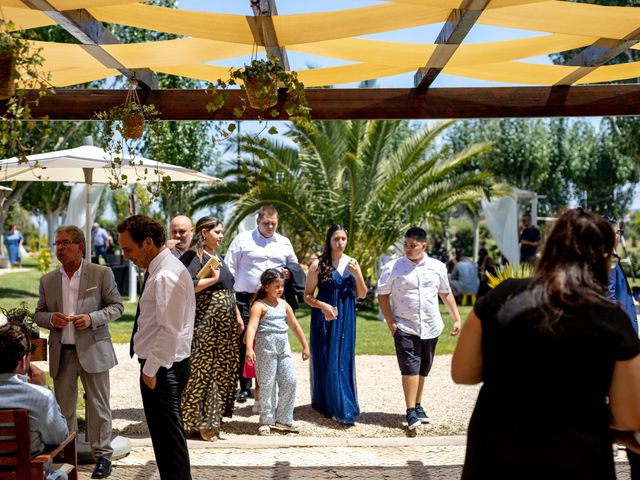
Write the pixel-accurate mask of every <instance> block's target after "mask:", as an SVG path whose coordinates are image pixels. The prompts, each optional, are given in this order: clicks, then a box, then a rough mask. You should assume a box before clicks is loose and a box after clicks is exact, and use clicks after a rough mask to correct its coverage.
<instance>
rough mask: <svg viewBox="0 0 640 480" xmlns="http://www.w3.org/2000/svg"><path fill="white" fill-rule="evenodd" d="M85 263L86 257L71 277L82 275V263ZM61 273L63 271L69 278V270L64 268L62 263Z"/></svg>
mask: <svg viewBox="0 0 640 480" xmlns="http://www.w3.org/2000/svg"><path fill="white" fill-rule="evenodd" d="M83 263H84V259H82V260H80V266H79V267H78V269H77V270H76V271H75V272H73V275H71V277H72V278H73V277H79V276H80V272H81V271H82V264H83ZM60 273H62V274H63V275H64V276H66V277H67V278H69V277H68V275H67V272H66V271H65V270H64V265H60Z"/></svg>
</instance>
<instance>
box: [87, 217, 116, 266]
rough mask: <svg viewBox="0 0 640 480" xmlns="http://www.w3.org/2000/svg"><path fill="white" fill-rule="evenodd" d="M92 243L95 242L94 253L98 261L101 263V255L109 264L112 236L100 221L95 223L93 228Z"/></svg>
mask: <svg viewBox="0 0 640 480" xmlns="http://www.w3.org/2000/svg"><path fill="white" fill-rule="evenodd" d="M91 243H93V255H94V256H95V257H96V263H100V257H101V256H102V258H104V262H105V263H106V264H107V265H108V264H109V261H108V260H107V249H108V248H109V247H110V246H111V236H110V235H109V232H107V231H106V230H105V229H104V228H102V227H101V226H100V224H99V223H97V222H96V223H94V224H93V228H92V229H91Z"/></svg>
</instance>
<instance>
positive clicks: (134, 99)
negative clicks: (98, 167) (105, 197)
mask: <svg viewBox="0 0 640 480" xmlns="http://www.w3.org/2000/svg"><path fill="white" fill-rule="evenodd" d="M136 85H137V82H136V81H132V82H131V84H130V88H129V90H128V91H127V96H126V97H125V101H124V103H122V104H120V105H116V106H114V107H111V108H110V109H109V110H106V111H103V112H98V113H96V114H95V115H94V118H95V119H96V120H99V121H102V122H103V123H102V128H101V131H100V139H101V143H102V147H103V148H104V150H105V151H106V152H107V154H108V155H109V157H110V158H111V171H110V179H109V186H110V188H111V189H112V190H115V189H117V188H120V187H123V186H126V185H128V183H129V179H128V176H127V175H126V174H124V173H123V172H122V169H121V167H122V158H123V156H124V154H125V153H128V154H129V156H131V157H133V158H134V159H135V157H136V153H137V151H138V149H139V144H140V142H137V140H139V139H140V138H142V135H143V134H144V128H145V124H146V125H147V126H148V127H149V130H150V132H151V133H152V134H154V135H156V134H158V133H159V129H160V126H159V124H158V122H157V121H156V118H157V116H158V115H159V114H160V112H158V111H157V110H156V108H155V106H154V105H153V104H149V105H142V103H141V102H140V98H139V97H138V93H137V91H136ZM136 163H138V164H139V165H142V162H136V161H135V160H133V161H131V163H130V165H131V166H133V167H136ZM149 174H150V172H148V171H147V169H146V168H142V167H141V168H140V169H139V171H138V169H136V176H137V180H139V181H146V179H147V175H149ZM154 174H156V176H157V174H158V172H154ZM168 181H170V179H168V180H167V179H165V178H163V183H167V182H168ZM147 190H149V192H151V193H154V192H155V190H154V188H153V186H151V185H147ZM156 190H157V189H156Z"/></svg>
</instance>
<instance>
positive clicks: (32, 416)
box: [0, 323, 69, 480]
mask: <svg viewBox="0 0 640 480" xmlns="http://www.w3.org/2000/svg"><path fill="white" fill-rule="evenodd" d="M31 353H32V348H31V340H30V337H29V333H28V332H27V330H26V328H25V327H22V326H20V325H14V324H10V323H7V324H4V325H2V326H0V408H24V409H26V410H28V411H29V427H30V428H31V454H32V455H34V456H36V455H39V454H40V453H42V452H43V451H44V449H45V446H46V445H58V444H60V443H62V442H63V441H64V440H65V439H66V438H67V436H68V435H69V430H68V429H67V421H66V420H65V418H64V417H63V416H62V413H61V412H60V407H59V406H58V404H57V403H56V399H55V397H54V396H53V393H52V392H51V391H50V390H49V389H48V388H46V386H45V385H46V383H45V376H44V372H43V371H42V370H40V369H39V368H38V367H36V366H35V365H32V364H31V363H30V361H29V360H30V356H31ZM1 455H2V452H0V456H1ZM66 478H67V475H66V473H64V472H62V471H60V470H54V471H52V472H48V473H47V475H46V479H47V480H66Z"/></svg>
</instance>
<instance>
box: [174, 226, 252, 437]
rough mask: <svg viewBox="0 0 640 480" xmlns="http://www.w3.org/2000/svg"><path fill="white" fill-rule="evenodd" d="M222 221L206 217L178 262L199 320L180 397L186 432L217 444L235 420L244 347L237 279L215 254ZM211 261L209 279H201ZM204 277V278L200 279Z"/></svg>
mask: <svg viewBox="0 0 640 480" xmlns="http://www.w3.org/2000/svg"><path fill="white" fill-rule="evenodd" d="M222 238H223V234H222V223H220V220H218V219H217V218H215V217H203V218H201V219H200V220H198V222H197V223H196V229H195V232H194V235H193V241H192V242H191V249H190V250H189V251H187V252H186V253H185V254H184V255H182V257H180V260H181V261H182V263H184V264H185V266H186V267H187V269H188V270H189V273H191V277H192V278H193V285H194V287H195V291H196V318H195V324H194V329H193V341H192V343H191V374H190V376H189V382H188V383H187V387H186V388H185V390H184V393H183V394H182V421H183V423H184V429H185V432H187V433H199V434H200V435H201V437H202V438H203V439H204V440H209V441H215V440H216V439H217V438H218V434H219V431H220V423H221V420H222V417H231V415H232V414H233V405H234V402H235V398H236V384H237V383H238V368H239V361H240V347H239V342H238V332H239V331H240V332H241V331H242V329H243V328H244V324H243V322H242V319H241V318H240V312H239V311H238V309H237V308H236V300H235V295H234V292H233V275H231V272H229V270H228V269H227V268H226V267H225V266H224V264H223V263H222V259H220V258H219V257H218V255H217V253H216V252H215V250H216V249H217V248H218V247H219V246H220V244H221V242H222ZM211 257H216V258H217V259H218V260H219V262H218V264H217V265H215V266H214V265H212V266H210V267H209V268H210V271H207V272H206V275H205V278H197V277H196V276H197V275H198V272H200V270H202V268H203V267H204V266H205V264H206V263H207V261H209V259H211ZM201 276H202V275H201Z"/></svg>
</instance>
